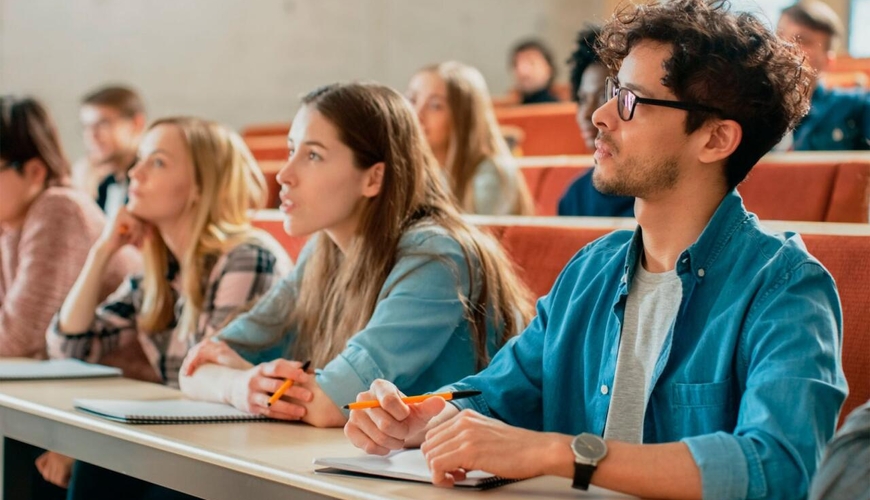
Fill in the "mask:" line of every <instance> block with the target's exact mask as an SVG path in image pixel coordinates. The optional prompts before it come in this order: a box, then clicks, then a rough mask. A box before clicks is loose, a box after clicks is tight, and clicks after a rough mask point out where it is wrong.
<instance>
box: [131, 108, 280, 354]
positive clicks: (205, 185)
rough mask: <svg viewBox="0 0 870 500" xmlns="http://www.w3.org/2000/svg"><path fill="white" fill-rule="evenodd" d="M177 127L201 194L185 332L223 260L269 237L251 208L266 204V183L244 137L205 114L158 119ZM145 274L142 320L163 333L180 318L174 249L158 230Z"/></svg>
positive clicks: (184, 278)
mask: <svg viewBox="0 0 870 500" xmlns="http://www.w3.org/2000/svg"><path fill="white" fill-rule="evenodd" d="M160 125H171V126H174V127H177V128H178V130H179V131H181V135H182V136H183V137H184V140H185V143H186V145H187V148H188V150H189V151H190V155H191V158H193V165H194V174H195V179H196V186H197V188H198V191H199V194H200V196H199V198H198V201H197V205H196V214H195V216H194V219H193V222H192V224H191V227H190V234H191V235H192V236H191V241H193V242H194V243H193V244H191V245H190V246H189V247H188V249H187V252H186V253H185V255H184V256H182V257H181V262H180V263H179V264H180V267H181V289H182V294H183V296H184V298H185V302H184V310H183V311H182V313H181V318H180V319H179V321H178V325H179V327H178V329H177V331H178V332H179V334H180V335H182V336H183V337H187V336H189V335H193V334H194V333H195V332H196V331H198V330H199V325H198V323H199V316H200V312H201V311H202V301H203V295H204V292H203V286H204V282H203V281H204V279H205V278H207V276H208V273H210V272H211V267H212V266H213V265H214V264H215V262H216V261H217V259H218V258H219V257H220V256H221V255H222V254H224V253H226V252H228V251H229V250H231V249H232V248H234V247H235V246H237V245H239V244H241V243H244V242H249V241H259V242H263V243H266V242H268V241H269V237H268V236H267V235H266V234H265V233H264V232H262V231H261V230H258V229H255V228H253V227H252V226H251V219H250V216H249V215H248V210H249V209H252V208H262V207H263V205H264V204H265V193H266V181H265V178H264V177H263V174H262V172H261V171H260V169H259V167H258V166H257V163H256V161H255V160H254V158H253V156H251V152H250V151H249V150H248V148H247V146H245V143H244V141H242V138H241V137H239V135H238V134H236V133H235V132H233V131H231V130H229V129H227V128H226V127H224V126H223V125H221V124H219V123H215V122H211V121H206V120H201V119H199V118H189V117H175V118H164V119H161V120H157V121H156V122H154V123H153V124H152V125H151V127H150V128H149V130H151V129H153V128H155V127H158V126H160ZM143 256H144V260H145V275H144V286H143V293H144V297H143V304H142V312H141V314H140V317H139V322H140V323H139V324H140V325H141V326H142V328H143V329H144V330H145V331H148V332H159V331H162V330H165V329H166V328H168V327H169V325H170V324H171V322H172V320H173V319H174V318H175V311H174V308H175V304H174V303H173V301H172V285H171V283H170V281H169V279H168V278H167V274H168V271H169V249H168V248H167V247H166V243H165V242H164V241H163V239H162V238H161V237H160V235H159V234H157V233H155V234H153V235H152V236H151V237H150V238H148V239H147V241H146V243H145V246H144V248H143Z"/></svg>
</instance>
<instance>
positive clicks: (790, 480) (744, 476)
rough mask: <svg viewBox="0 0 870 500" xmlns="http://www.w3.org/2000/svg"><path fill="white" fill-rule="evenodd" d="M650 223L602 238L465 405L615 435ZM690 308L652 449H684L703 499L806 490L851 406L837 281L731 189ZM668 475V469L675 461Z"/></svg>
mask: <svg viewBox="0 0 870 500" xmlns="http://www.w3.org/2000/svg"><path fill="white" fill-rule="evenodd" d="M641 251H642V240H641V233H640V229H638V230H637V231H636V232H635V233H634V234H633V235H632V233H631V232H630V231H620V232H615V233H612V234H610V235H607V236H604V237H602V238H601V239H599V240H597V241H595V242H593V243H591V244H589V245H588V246H586V248H584V249H583V250H581V251H580V252H579V253H578V254H577V255H576V256H575V257H574V258H573V259H572V260H571V261H570V262H569V263H568V265H567V266H566V267H565V269H564V270H563V271H562V273H561V275H560V276H559V278H558V279H557V280H556V283H555V284H554V285H553V288H552V290H551V291H550V293H549V294H548V295H546V296H545V297H543V298H541V299H540V300H539V301H538V305H537V313H538V316H537V317H536V318H535V319H534V320H533V321H532V323H531V324H530V325H529V327H528V328H527V329H526V330H525V331H524V332H523V333H522V334H521V335H520V336H518V337H516V338H514V339H512V340H511V341H510V342H508V343H507V344H506V345H505V347H504V348H502V350H501V351H500V352H499V353H498V355H496V356H495V358H494V359H493V361H492V363H491V364H490V366H489V367H488V368H486V369H485V370H483V371H482V372H480V373H479V374H477V375H473V376H470V377H467V378H465V379H463V380H462V381H460V382H459V383H457V384H454V385H453V386H452V388H453V389H454V390H469V389H477V390H480V391H482V392H483V394H482V395H481V396H477V397H475V398H471V399H466V400H461V401H456V402H455V404H456V406H457V407H459V408H460V409H463V408H471V409H474V410H477V411H479V412H480V413H483V414H486V415H490V416H493V417H496V418H499V419H501V420H504V421H505V422H507V423H509V424H511V425H515V426H520V427H525V428H528V429H534V430H540V431H549V432H561V433H565V434H579V433H581V432H591V433H594V434H597V435H599V436H601V435H603V432H604V425H605V422H606V421H607V411H608V407H609V405H610V396H611V392H610V391H611V389H612V388H613V379H614V373H615V371H616V358H617V352H618V348H619V338H620V334H621V330H622V320H623V314H624V311H625V303H626V296H627V295H628V291H629V289H630V286H631V283H632V276H633V273H634V269H635V264H636V262H637V259H638V257H639V255H640V253H641ZM676 270H677V273H678V275H679V276H680V279H681V280H682V284H683V298H682V302H681V304H680V308H679V311H678V313H677V317H676V319H675V322H674V325H673V326H672V328H671V331H670V332H669V334H668V337H667V339H666V340H665V343H664V346H663V348H662V351H661V353H660V354H659V357H658V361H657V362H656V365H655V369H654V373H653V377H652V382H651V384H650V388H649V392H648V397H649V405H648V406H647V409H646V414H645V418H644V429H643V431H644V432H643V437H644V442H646V443H665V442H675V441H683V442H684V443H686V445H687V446H688V447H689V450H690V451H691V453H692V456H693V457H694V459H695V462H696V463H697V465H698V467H699V469H700V472H701V478H702V483H703V494H704V498H715V499H729V498H788V499H795V498H800V497H803V496H806V494H807V488H808V485H809V482H810V479H811V477H812V475H813V472H814V471H815V468H816V464H817V462H818V460H819V458H820V456H821V452H822V449H823V447H824V445H825V442H826V441H827V440H828V439H830V437H831V436H832V435H833V433H834V428H835V426H836V423H837V415H838V413H839V410H840V407H841V405H842V403H843V401H844V399H845V396H846V381H845V378H844V376H843V371H842V367H841V364H840V345H841V340H842V321H841V319H842V318H841V316H842V315H841V310H840V302H839V297H838V295H837V289H836V286H835V284H834V281H833V279H832V278H831V276H830V274H829V273H828V272H827V271H826V270H825V269H824V268H823V267H822V265H821V264H820V263H819V262H818V261H817V260H816V259H815V258H813V257H812V256H810V255H809V254H808V253H807V251H806V248H805V247H804V245H803V242H802V241H801V239H800V237H799V236H798V235H796V234H792V233H786V234H772V233H769V232H767V231H765V230H764V229H762V228H761V227H760V226H759V223H758V220H757V219H756V217H755V216H754V215H752V214H749V213H747V212H746V210H745V209H744V208H743V204H742V201H741V199H740V196H739V195H738V194H737V193H736V192H735V191H732V192H730V193H729V194H728V195H726V197H725V198H724V199H723V201H722V203H721V205H720V206H719V208H718V210H717V211H716V213H715V214H714V216H713V217H712V219H711V220H710V222H709V223H708V225H707V227H706V229H705V230H704V231H703V233H702V234H701V236H700V237H699V238H698V240H697V241H696V242H695V243H694V244H692V245H691V246H690V247H689V248H688V249H686V250H685V251H684V252H683V253H682V254H681V255H680V257H679V260H678V261H677V266H676ZM663 465H666V464H663Z"/></svg>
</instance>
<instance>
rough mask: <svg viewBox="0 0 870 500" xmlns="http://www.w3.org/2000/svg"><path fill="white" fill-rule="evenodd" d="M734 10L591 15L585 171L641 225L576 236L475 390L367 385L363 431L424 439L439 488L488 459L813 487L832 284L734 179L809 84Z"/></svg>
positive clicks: (782, 489)
mask: <svg viewBox="0 0 870 500" xmlns="http://www.w3.org/2000/svg"><path fill="white" fill-rule="evenodd" d="M728 6H729V5H728V2H725V1H722V2H713V3H710V2H709V1H708V0H667V1H664V0H663V1H662V2H660V3H655V4H636V5H634V4H628V5H627V6H625V7H624V8H622V9H620V10H619V11H618V12H617V13H616V15H615V16H614V17H613V18H612V19H611V21H610V22H609V23H608V24H607V25H605V26H604V27H603V29H602V33H601V37H600V38H601V40H602V43H601V46H602V49H601V50H600V51H599V55H600V56H601V58H602V60H603V61H604V62H605V64H606V65H607V67H608V68H609V69H610V70H611V71H612V73H613V75H614V77H615V79H614V80H608V82H607V84H606V85H605V87H606V90H607V92H606V94H605V95H606V96H607V97H609V99H607V101H606V103H605V104H604V105H602V106H601V107H600V108H598V109H597V110H596V111H595V114H594V116H593V121H594V122H595V125H596V127H597V128H598V130H599V131H600V136H599V138H598V140H597V141H596V145H597V149H596V154H595V159H596V166H595V177H594V180H595V185H596V186H598V187H599V188H601V189H602V191H607V192H614V193H619V194H623V195H633V196H636V198H637V203H636V209H637V220H638V224H639V228H638V229H637V230H636V231H617V232H614V233H611V234H610V235H607V236H605V237H603V238H601V239H599V240H597V241H596V242H594V243H591V244H590V245H587V246H586V247H585V248H584V249H582V250H581V251H580V252H579V253H578V254H577V255H576V256H575V257H574V258H573V259H572V260H571V261H570V262H569V263H568V265H567V266H566V267H565V269H564V270H563V271H562V274H561V275H560V276H559V277H558V278H557V279H556V282H555V283H554V285H553V289H552V290H551V291H550V293H549V294H548V295H547V296H545V297H544V298H542V299H541V300H539V301H538V315H537V317H536V318H535V319H534V320H533V321H532V323H531V325H530V326H529V327H528V328H527V329H526V330H525V331H524V332H523V333H522V334H521V335H519V336H517V337H515V338H514V339H511V341H510V342H508V344H507V345H506V346H505V347H504V348H502V350H501V351H499V352H498V354H497V355H496V356H495V358H494V359H493V361H492V363H491V364H490V365H489V366H488V367H487V368H485V369H484V370H483V371H481V372H480V373H478V374H476V375H472V376H470V377H467V378H466V379H464V380H462V381H460V382H458V383H455V384H453V385H452V386H450V387H449V388H447V390H479V391H481V393H482V394H481V395H480V396H477V397H473V398H468V399H462V400H457V401H451V403H452V404H447V403H446V402H445V401H444V400H443V399H441V398H430V399H429V400H427V401H426V402H424V403H420V404H414V405H410V406H409V405H406V404H404V403H402V402H401V401H400V399H399V397H400V396H401V392H400V391H399V390H397V389H396V387H395V386H393V384H391V383H389V382H386V381H379V382H376V383H375V384H373V386H372V389H371V391H366V392H364V393H362V394H360V396H359V400H371V399H377V400H378V401H379V402H380V403H381V406H382V408H380V409H369V410H361V411H353V412H352V414H351V416H350V420H349V422H348V424H347V426H346V427H345V434H347V436H348V437H349V438H350V439H351V441H352V442H353V443H354V444H356V445H357V446H358V447H361V448H364V449H365V450H367V451H369V452H370V453H379V454H384V453H386V452H387V451H388V450H390V449H397V448H403V447H409V446H414V445H419V444H421V443H422V446H421V448H422V452H423V454H424V455H425V456H426V459H427V462H428V464H429V467H430V469H431V471H432V480H433V482H435V483H436V484H439V485H444V486H450V485H452V484H453V482H454V481H455V480H461V479H463V478H464V476H465V471H471V470H483V471H486V472H490V473H493V474H495V475H498V476H502V477H506V478H523V477H532V476H538V475H555V476H560V477H565V478H573V486H574V487H575V488H579V489H586V488H587V487H588V486H589V484H590V482H591V484H595V485H596V486H600V487H604V488H607V489H610V490H616V491H619V492H623V493H628V494H631V495H635V496H638V497H644V498H687V499H689V498H717V499H718V498H728V499H739V498H782V499H792V498H805V497H806V496H807V491H808V488H809V485H810V479H811V478H812V476H813V472H814V471H815V468H816V464H817V462H818V458H819V457H820V456H821V452H822V448H823V447H824V444H825V442H826V441H827V440H828V439H829V438H830V437H831V435H832V434H833V432H834V428H835V426H836V423H837V414H838V413H839V411H840V407H841V405H842V404H843V401H844V399H845V397H846V380H845V377H844V376H843V369H842V364H841V362H840V351H841V345H842V314H841V307H840V300H839V297H838V295H837V289H836V285H835V284H834V280H833V278H832V277H831V275H830V274H829V273H828V272H827V271H826V270H825V268H824V267H823V266H822V265H821V264H820V263H819V261H818V260H816V259H815V258H813V257H812V256H811V255H809V253H807V250H806V247H805V246H804V244H803V242H802V241H801V238H800V236H798V235H796V234H794V233H785V234H772V233H770V232H769V231H767V230H765V229H764V228H763V227H761V225H760V223H759V221H758V219H757V218H755V217H754V216H753V215H752V214H749V213H747V212H746V210H745V208H744V207H743V204H742V202H741V199H740V195H739V194H738V193H737V192H736V190H735V186H736V185H737V184H739V183H740V181H742V180H743V178H744V177H745V176H746V175H747V173H749V172H750V170H751V169H752V167H753V165H754V164H755V163H756V162H757V161H758V160H759V158H761V157H762V156H763V155H764V154H765V153H766V152H767V151H768V150H769V149H770V147H771V146H773V145H774V144H776V143H777V142H778V141H779V140H780V139H781V138H782V136H783V135H784V134H785V132H786V130H788V128H790V127H792V126H794V124H795V123H797V121H798V120H799V119H800V117H801V116H802V115H803V114H804V113H806V110H807V108H808V104H809V103H808V96H809V94H808V93H807V92H806V90H807V88H808V87H809V85H810V81H809V78H808V76H807V75H806V73H805V72H803V71H801V61H802V57H801V55H800V54H799V53H798V51H797V49H796V48H795V47H793V46H791V45H790V44H786V43H783V42H782V41H781V40H779V39H777V38H776V37H775V36H774V35H773V34H771V33H770V31H769V30H768V29H767V28H766V27H765V26H764V25H763V24H762V23H761V21H759V20H758V19H757V18H755V17H754V16H752V15H750V14H734V13H731V11H730V10H729V9H728ZM442 390H444V389H442ZM439 392H440V391H439ZM565 486H566V488H567V487H568V485H567V483H566V485H565Z"/></svg>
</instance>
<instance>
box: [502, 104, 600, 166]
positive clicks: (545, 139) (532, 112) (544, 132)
mask: <svg viewBox="0 0 870 500" xmlns="http://www.w3.org/2000/svg"><path fill="white" fill-rule="evenodd" d="M576 114H577V105H576V104H575V103H573V102H564V103H553V104H535V105H531V106H515V107H505V108H498V109H496V110H495V116H496V118H497V119H498V122H499V124H501V125H513V126H516V127H519V128H521V129H522V130H523V132H524V133H525V139H524V140H523V144H522V150H523V155H525V156H546V155H575V154H587V153H589V151H588V150H587V149H586V143H585V142H584V141H583V136H582V135H580V129H579V127H578V126H577V120H576V118H575V116H576Z"/></svg>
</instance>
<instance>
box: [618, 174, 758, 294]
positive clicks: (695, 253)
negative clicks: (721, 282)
mask: <svg viewBox="0 0 870 500" xmlns="http://www.w3.org/2000/svg"><path fill="white" fill-rule="evenodd" d="M749 218H750V215H749V213H748V212H747V211H746V209H745V208H744V207H743V198H741V197H740V194H738V193H737V190H736V189H732V190H731V191H729V192H728V193H727V194H726V195H725V197H724V198H723V199H722V201H721V202H720V203H719V207H718V208H717V209H716V212H714V213H713V217H711V218H710V221H709V222H708V223H707V227H705V228H704V231H702V232H701V236H699V237H698V239H697V240H696V241H695V242H694V243H692V244H691V245H690V246H689V248H687V249H686V250H684V251H683V252H682V253H681V254H680V257H679V258H678V259H677V266H676V270H677V274H678V275H680V276H682V275H685V274H690V275H691V276H693V277H694V278H695V280H696V281H697V282H700V281H701V280H703V279H704V276H706V274H707V269H709V268H710V267H712V266H713V264H714V263H715V262H716V260H717V259H718V258H719V256H720V255H721V254H722V251H723V250H724V249H725V247H726V246H727V245H728V242H729V241H730V240H731V237H732V236H733V235H734V232H735V231H737V229H738V228H739V227H740V226H741V225H742V224H743V223H745V222H746V221H747V220H749ZM642 251H643V229H642V228H641V227H640V226H638V227H637V229H635V231H634V236H633V237H632V239H631V243H630V244H629V247H628V253H627V254H626V256H625V267H624V269H623V270H624V272H623V274H622V281H621V283H620V286H619V291H620V295H625V294H627V293H628V285H629V283H631V282H632V279H633V278H634V272H635V269H636V267H637V262H638V258H640V252H642Z"/></svg>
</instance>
